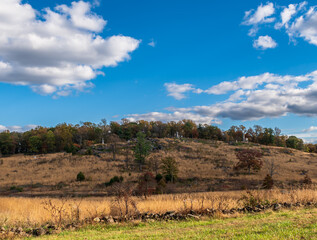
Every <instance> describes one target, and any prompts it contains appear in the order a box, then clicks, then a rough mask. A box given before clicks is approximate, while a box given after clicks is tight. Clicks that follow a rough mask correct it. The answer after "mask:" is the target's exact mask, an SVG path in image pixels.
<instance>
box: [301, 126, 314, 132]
mask: <svg viewBox="0 0 317 240" xmlns="http://www.w3.org/2000/svg"><path fill="white" fill-rule="evenodd" d="M314 131H317V126H310V127H309V128H307V129H304V130H303V132H314Z"/></svg>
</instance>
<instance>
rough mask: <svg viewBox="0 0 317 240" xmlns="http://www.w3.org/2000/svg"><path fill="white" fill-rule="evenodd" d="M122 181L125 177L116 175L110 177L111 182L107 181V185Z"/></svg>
mask: <svg viewBox="0 0 317 240" xmlns="http://www.w3.org/2000/svg"><path fill="white" fill-rule="evenodd" d="M121 182H123V177H122V176H120V177H118V176H114V177H113V178H111V179H110V181H109V182H106V183H105V185H106V187H108V186H111V185H112V184H114V183H121Z"/></svg>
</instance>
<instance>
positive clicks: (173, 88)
mask: <svg viewBox="0 0 317 240" xmlns="http://www.w3.org/2000/svg"><path fill="white" fill-rule="evenodd" d="M164 86H165V88H166V90H167V92H168V96H171V97H173V98H175V99H177V100H181V99H184V98H186V96H185V94H184V93H186V92H190V91H194V92H195V93H199V92H200V90H199V89H195V88H194V87H193V85H192V84H188V83H185V84H176V83H165V84H164Z"/></svg>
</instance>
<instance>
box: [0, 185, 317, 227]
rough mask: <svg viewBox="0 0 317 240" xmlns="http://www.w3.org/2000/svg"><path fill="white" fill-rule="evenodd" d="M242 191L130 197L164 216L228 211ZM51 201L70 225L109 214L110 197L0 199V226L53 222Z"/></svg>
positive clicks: (302, 195) (289, 194)
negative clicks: (48, 207)
mask: <svg viewBox="0 0 317 240" xmlns="http://www.w3.org/2000/svg"><path fill="white" fill-rule="evenodd" d="M244 194H246V191H230V192H206V193H192V194H171V195H155V196H150V197H149V198H147V199H144V198H138V197H133V200H134V201H135V203H136V207H137V209H138V210H139V211H140V212H141V213H145V212H151V213H164V212H166V211H183V210H187V209H193V210H196V211H197V210H200V209H202V208H204V209H206V208H210V209H214V210H229V209H231V208H237V207H240V206H241V204H242V203H241V201H240V199H241V197H242V196H243V195H244ZM252 194H254V196H255V197H257V198H260V199H263V200H269V201H277V202H288V203H296V202H303V203H304V202H314V203H316V202H317V190H312V189H301V190H278V189H275V190H254V191H252ZM48 200H51V201H52V203H53V204H54V206H56V207H61V206H62V205H63V209H64V210H65V212H64V213H63V214H64V215H63V219H64V220H65V221H68V222H71V221H72V220H73V219H71V218H72V217H73V216H72V213H73V212H74V211H76V210H78V211H79V218H80V220H83V219H85V218H94V217H96V216H101V215H109V214H111V210H112V209H111V208H112V202H113V198H112V197H105V198H83V199H78V198H77V199H52V198H50V199H48V198H17V197H1V198H0V226H1V225H9V226H10V225H12V226H39V225H43V224H45V223H47V222H50V223H52V222H54V218H53V217H52V215H51V212H50V211H47V210H46V209H45V206H46V205H45V204H44V203H45V202H47V201H48Z"/></svg>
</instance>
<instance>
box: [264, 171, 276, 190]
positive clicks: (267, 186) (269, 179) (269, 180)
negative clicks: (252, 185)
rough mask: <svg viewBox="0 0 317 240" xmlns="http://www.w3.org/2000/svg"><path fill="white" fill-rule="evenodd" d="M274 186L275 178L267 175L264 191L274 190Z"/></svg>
mask: <svg viewBox="0 0 317 240" xmlns="http://www.w3.org/2000/svg"><path fill="white" fill-rule="evenodd" d="M273 185H274V181H273V178H272V177H271V176H270V175H269V174H267V175H266V177H265V178H264V180H263V185H262V186H263V188H264V189H271V188H273Z"/></svg>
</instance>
